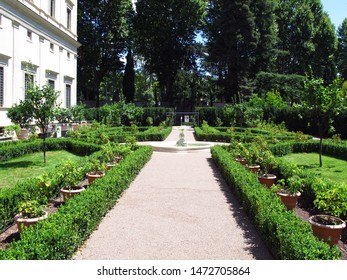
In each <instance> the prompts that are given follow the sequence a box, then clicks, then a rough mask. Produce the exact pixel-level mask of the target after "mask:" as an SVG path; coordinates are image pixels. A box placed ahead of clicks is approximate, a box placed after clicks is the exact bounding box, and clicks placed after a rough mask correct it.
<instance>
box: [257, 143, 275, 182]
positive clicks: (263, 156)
mask: <svg viewBox="0 0 347 280" xmlns="http://www.w3.org/2000/svg"><path fill="white" fill-rule="evenodd" d="M259 164H260V166H261V167H262V169H263V174H262V175H260V176H258V179H259V182H260V183H261V184H264V185H266V186H267V187H268V188H271V186H272V185H273V184H275V182H276V179H277V176H276V175H274V174H270V172H271V171H272V170H273V168H275V167H276V166H277V161H276V158H275V156H274V155H273V154H272V153H271V151H270V150H264V151H261V153H260V156H259Z"/></svg>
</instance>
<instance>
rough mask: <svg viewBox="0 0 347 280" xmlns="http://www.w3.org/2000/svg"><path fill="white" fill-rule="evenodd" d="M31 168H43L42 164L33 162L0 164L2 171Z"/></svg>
mask: <svg viewBox="0 0 347 280" xmlns="http://www.w3.org/2000/svg"><path fill="white" fill-rule="evenodd" d="M30 166H41V164H40V163H37V162H33V161H26V160H24V161H17V162H6V163H0V168H1V169H10V168H28V167H30Z"/></svg>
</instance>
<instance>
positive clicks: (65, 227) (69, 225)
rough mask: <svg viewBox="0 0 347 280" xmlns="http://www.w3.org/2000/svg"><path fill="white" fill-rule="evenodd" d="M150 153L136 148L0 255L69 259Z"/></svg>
mask: <svg viewBox="0 0 347 280" xmlns="http://www.w3.org/2000/svg"><path fill="white" fill-rule="evenodd" d="M151 154H152V148H151V147H148V146H145V147H140V148H138V149H137V150H136V151H135V152H133V153H131V154H130V155H129V156H127V157H126V158H125V159H124V160H123V161H121V162H120V163H119V165H117V166H116V167H114V168H113V169H111V170H110V171H109V172H107V174H106V176H105V177H103V178H101V179H99V180H97V181H95V182H94V183H93V184H92V185H91V186H89V187H88V188H87V190H86V191H84V192H82V193H81V194H80V195H78V196H76V197H75V198H74V199H70V200H69V201H68V202H67V203H66V204H65V205H64V206H62V207H60V208H59V210H58V211H57V212H56V213H55V214H51V215H49V217H48V219H47V220H44V221H42V222H40V223H38V224H37V225H36V226H33V227H30V228H28V229H27V230H26V231H24V232H23V233H22V235H21V239H20V240H19V241H17V242H14V243H11V244H10V246H9V248H8V249H6V250H1V251H0V259H16V260H60V259H70V258H71V257H72V255H73V254H74V252H75V251H76V249H77V248H78V247H79V246H81V245H82V243H83V241H84V240H85V239H86V238H88V236H89V235H90V233H91V232H92V231H93V230H95V228H96V227H97V225H98V224H99V223H100V221H101V219H102V218H103V217H104V215H105V214H106V213H107V211H109V210H110V209H111V208H112V207H113V206H114V205H115V204H116V202H117V199H118V198H119V195H120V194H121V193H122V192H123V191H124V190H125V189H126V188H127V187H128V186H129V185H130V183H131V182H132V181H133V179H134V178H135V176H136V175H137V174H138V172H139V171H140V170H141V168H142V167H143V166H144V165H145V163H146V162H147V161H148V160H149V159H150V157H151Z"/></svg>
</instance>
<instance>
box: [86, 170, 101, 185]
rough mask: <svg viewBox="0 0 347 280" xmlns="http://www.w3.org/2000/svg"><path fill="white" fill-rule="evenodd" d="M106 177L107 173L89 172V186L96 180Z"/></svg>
mask: <svg viewBox="0 0 347 280" xmlns="http://www.w3.org/2000/svg"><path fill="white" fill-rule="evenodd" d="M104 176H105V172H103V171H98V172H88V173H87V177H88V184H89V185H90V184H91V183H93V182H94V180H95V179H97V178H101V177H104Z"/></svg>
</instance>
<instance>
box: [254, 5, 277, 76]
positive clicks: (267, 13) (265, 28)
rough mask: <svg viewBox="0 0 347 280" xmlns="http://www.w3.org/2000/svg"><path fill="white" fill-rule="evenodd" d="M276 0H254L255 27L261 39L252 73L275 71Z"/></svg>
mask: <svg viewBox="0 0 347 280" xmlns="http://www.w3.org/2000/svg"><path fill="white" fill-rule="evenodd" d="M275 9H276V1H272V0H253V1H252V5H251V11H252V12H253V14H254V17H255V28H256V32H257V33H258V34H259V35H258V36H259V40H258V44H257V47H256V49H255V50H254V55H253V58H252V67H251V75H252V78H254V77H255V75H256V74H257V73H259V72H260V71H262V72H273V71H275V63H276V58H277V55H278V52H277V46H276V44H277V42H278V36H277V28H278V26H277V22H276V16H275Z"/></svg>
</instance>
